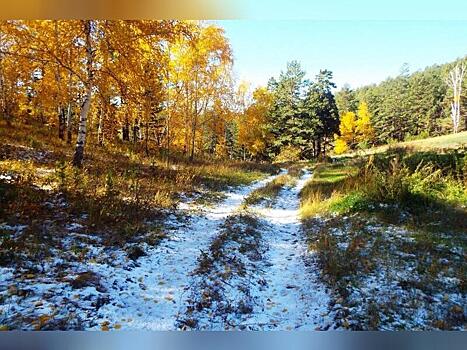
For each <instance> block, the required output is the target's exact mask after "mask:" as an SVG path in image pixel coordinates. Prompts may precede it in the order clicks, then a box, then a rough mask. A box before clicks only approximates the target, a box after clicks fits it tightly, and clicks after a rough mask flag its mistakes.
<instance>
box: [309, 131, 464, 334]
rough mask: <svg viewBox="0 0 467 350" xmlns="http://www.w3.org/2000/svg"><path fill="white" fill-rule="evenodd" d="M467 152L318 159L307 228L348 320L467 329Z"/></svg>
mask: <svg viewBox="0 0 467 350" xmlns="http://www.w3.org/2000/svg"><path fill="white" fill-rule="evenodd" d="M457 136H459V135H457ZM448 139H450V140H451V141H452V140H454V139H456V138H448ZM443 140H446V138H444V139H443ZM457 140H459V138H457ZM453 142H454V141H453ZM425 143H426V141H425ZM425 143H424V142H421V143H419V142H417V143H416V144H417V145H420V144H425ZM411 144H412V145H413V143H411ZM442 144H443V145H445V143H444V141H443V142H442ZM430 145H431V146H430V147H432V145H433V143H431V144H430ZM466 158H467V156H466V153H465V149H461V148H459V149H451V150H446V149H445V150H444V151H443V152H436V151H433V149H431V150H429V151H426V150H425V151H422V150H421V149H420V148H413V147H412V148H410V149H404V148H387V149H386V150H385V151H384V152H383V150H382V149H379V150H378V151H377V152H374V154H372V155H368V156H360V157H352V158H339V160H338V161H335V162H334V163H323V164H318V165H316V166H315V170H314V176H313V178H312V179H311V180H310V181H309V182H308V183H307V185H306V186H305V188H304V189H303V190H302V192H301V216H302V223H303V229H304V231H305V233H306V235H307V237H308V242H309V249H310V250H311V251H313V252H315V253H316V256H317V257H318V260H319V263H320V266H321V268H322V271H323V279H324V280H325V281H326V282H327V284H328V285H329V287H330V288H331V289H332V290H334V295H335V300H334V303H335V306H334V309H335V310H336V312H337V313H338V315H339V320H338V321H337V322H338V323H339V324H341V325H343V327H344V328H349V329H427V328H428V329H459V327H462V324H464V322H465V310H464V309H463V306H462V304H463V301H462V298H463V297H462V296H463V295H465V293H466V290H467V283H466V278H465V276H466V270H465V269H466V267H465V263H464V262H465V251H466V249H467V165H466V164H467V163H466ZM369 285H372V286H376V287H374V288H371V287H369ZM401 300H406V301H405V304H404V303H402V304H401ZM420 310H423V311H420ZM420 312H423V313H424V315H426V316H424V317H421V316H420V315H421V314H420Z"/></svg>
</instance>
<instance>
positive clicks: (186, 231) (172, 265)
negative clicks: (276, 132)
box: [92, 177, 273, 330]
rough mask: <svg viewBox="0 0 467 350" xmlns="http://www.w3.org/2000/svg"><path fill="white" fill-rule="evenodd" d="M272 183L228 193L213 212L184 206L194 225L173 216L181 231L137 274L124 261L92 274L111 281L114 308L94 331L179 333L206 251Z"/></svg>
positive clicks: (105, 310) (102, 314)
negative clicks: (252, 196) (246, 202)
mask: <svg viewBox="0 0 467 350" xmlns="http://www.w3.org/2000/svg"><path fill="white" fill-rule="evenodd" d="M272 178H273V177H268V178H267V179H264V180H262V181H258V182H256V183H254V184H253V185H250V186H246V187H243V188H240V189H239V190H234V191H231V192H228V193H227V194H226V199H225V200H224V201H222V202H221V203H220V204H219V205H218V206H216V207H215V208H210V209H209V211H206V208H202V207H193V206H187V205H186V204H185V205H181V206H179V209H180V210H181V211H185V212H186V211H188V212H190V215H191V219H190V220H189V222H188V223H180V222H178V221H177V219H176V218H175V216H172V217H171V220H172V222H169V226H172V227H174V228H176V229H175V230H174V231H173V232H172V233H170V239H167V240H165V241H163V242H161V244H160V245H159V246H157V247H155V248H149V249H147V250H146V253H147V256H144V257H141V258H139V259H138V262H137V265H136V266H135V267H134V268H131V269H127V268H126V267H127V264H128V263H126V262H125V258H124V257H123V256H120V257H119V258H117V259H116V264H117V266H116V267H110V266H108V265H106V264H95V265H94V266H93V267H92V270H93V271H95V272H97V273H99V274H101V275H103V276H106V278H105V287H106V288H107V289H108V292H109V294H110V300H111V302H110V303H108V304H106V305H104V306H102V307H101V308H100V309H99V311H98V313H97V317H96V322H97V323H98V325H96V326H95V327H94V328H95V329H99V324H101V323H102V322H104V321H110V322H120V323H121V326H122V327H121V328H122V329H149V330H170V329H174V327H175V321H176V319H177V317H178V316H179V312H180V309H181V308H182V306H183V301H184V298H185V297H186V295H187V291H188V290H189V287H190V283H191V272H192V271H193V270H194V269H195V267H196V264H197V259H198V257H199V255H200V251H201V250H207V247H208V245H209V243H210V242H211V240H212V238H213V236H214V235H215V234H216V233H217V232H218V230H219V226H220V225H221V224H222V223H223V221H224V219H225V218H226V217H227V216H229V215H230V214H232V213H233V212H234V211H235V210H236V209H237V208H238V207H239V206H240V204H241V203H242V201H243V199H244V198H245V197H246V196H247V195H248V194H249V193H250V192H251V191H253V190H254V189H256V188H259V187H261V186H263V185H264V184H265V183H267V182H268V181H271V179H272ZM200 209H201V210H202V211H201V213H199V210H200ZM195 212H196V213H195ZM187 214H188V213H185V215H187ZM118 265H121V266H118ZM129 318H130V320H129Z"/></svg>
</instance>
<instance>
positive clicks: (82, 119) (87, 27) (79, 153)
mask: <svg viewBox="0 0 467 350" xmlns="http://www.w3.org/2000/svg"><path fill="white" fill-rule="evenodd" d="M83 22H84V34H85V36H86V56H87V62H86V73H87V80H86V82H85V86H86V97H85V99H84V102H83V105H82V107H81V112H80V114H79V126H78V137H77V138H76V146H75V154H74V156H73V165H74V166H77V167H81V166H82V163H83V158H84V146H85V144H86V124H87V120H88V113H89V109H90V107H91V98H92V79H93V71H92V43H91V21H89V20H86V21H83Z"/></svg>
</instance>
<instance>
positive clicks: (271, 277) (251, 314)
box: [184, 172, 333, 330]
mask: <svg viewBox="0 0 467 350" xmlns="http://www.w3.org/2000/svg"><path fill="white" fill-rule="evenodd" d="M310 176H311V174H310V173H308V172H305V174H304V175H303V176H302V177H301V178H300V179H299V180H298V181H297V183H296V184H295V185H294V186H293V187H285V188H283V189H282V190H281V191H280V193H279V195H278V197H277V198H276V199H275V200H274V201H273V202H274V204H273V205H272V206H271V207H269V206H267V205H266V204H265V203H262V204H258V205H256V206H255V207H254V208H252V209H251V210H244V211H243V212H242V213H237V214H235V215H232V216H231V217H230V218H229V219H228V220H227V225H226V226H225V227H224V228H223V231H222V232H220V233H219V235H224V237H225V239H223V240H221V241H220V242H214V244H213V246H212V247H211V251H210V252H209V258H210V259H208V264H209V267H208V269H207V271H204V272H202V273H200V274H199V275H198V276H197V279H196V283H195V284H194V285H193V287H192V291H191V297H190V301H191V304H189V305H188V308H187V312H186V314H187V315H188V316H187V319H186V320H184V324H187V325H190V327H192V328H196V329H210V330H218V329H220V330H222V329H241V330H242V329H249V330H314V329H327V328H329V326H330V325H331V323H332V320H333V319H332V317H331V316H330V315H329V312H328V309H329V307H328V306H329V300H330V297H329V295H328V294H327V292H326V288H325V286H324V285H323V284H322V283H321V282H320V281H319V280H318V273H319V269H318V266H317V264H316V262H315V261H314V259H313V258H314V257H313V256H311V255H310V253H308V250H307V247H306V239H305V237H303V236H302V231H301V229H300V228H301V223H300V219H299V197H298V196H299V193H300V190H301V189H302V188H303V186H304V184H305V182H306V181H307V180H308V179H309V178H310ZM201 265H202V263H201Z"/></svg>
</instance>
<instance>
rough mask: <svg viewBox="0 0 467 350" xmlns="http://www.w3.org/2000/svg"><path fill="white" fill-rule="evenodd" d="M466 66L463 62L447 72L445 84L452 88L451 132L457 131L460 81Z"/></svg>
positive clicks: (459, 109) (459, 112)
mask: <svg viewBox="0 0 467 350" xmlns="http://www.w3.org/2000/svg"><path fill="white" fill-rule="evenodd" d="M465 69H466V66H465V65H464V64H462V65H460V64H457V65H456V66H455V67H454V69H452V70H451V72H449V77H448V79H447V81H446V82H447V84H448V85H449V87H451V88H452V93H453V102H451V119H452V126H453V132H454V133H457V132H458V131H459V125H460V122H461V107H460V102H461V94H462V81H463V79H464V74H465Z"/></svg>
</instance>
